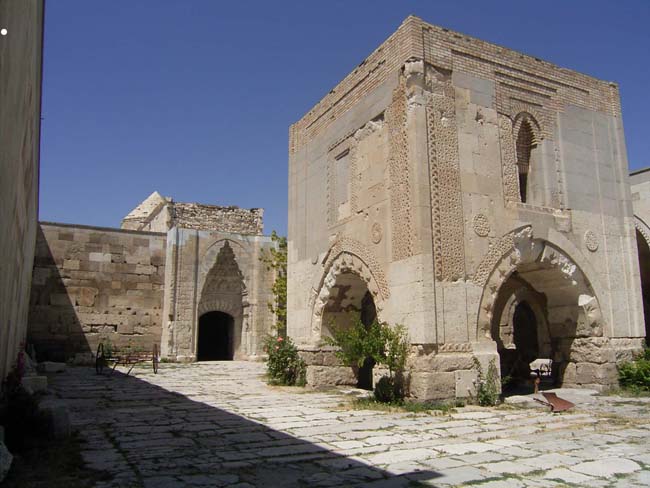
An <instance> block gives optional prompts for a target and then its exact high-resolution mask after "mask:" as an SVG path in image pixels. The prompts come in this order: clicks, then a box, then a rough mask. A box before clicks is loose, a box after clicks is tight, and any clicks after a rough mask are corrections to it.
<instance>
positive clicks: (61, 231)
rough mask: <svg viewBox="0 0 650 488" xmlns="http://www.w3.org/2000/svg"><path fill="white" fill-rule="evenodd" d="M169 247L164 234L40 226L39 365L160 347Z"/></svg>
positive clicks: (35, 313)
mask: <svg viewBox="0 0 650 488" xmlns="http://www.w3.org/2000/svg"><path fill="white" fill-rule="evenodd" d="M165 246H166V234H160V233H153V232H137V231H127V230H118V229H107V228H97V227H86V226H80V225H66V224H52V223H41V224H40V228H39V232H38V237H37V242H36V256H35V259H34V270H33V280H32V295H31V300H30V309H29V332H28V340H29V341H30V342H31V343H33V344H34V345H35V347H36V351H37V354H38V356H39V360H41V359H50V360H58V361H63V360H69V359H74V358H77V359H80V360H89V359H91V357H92V356H91V354H92V353H94V352H95V351H96V349H97V344H98V343H99V342H100V341H104V342H105V341H107V340H109V341H110V342H111V343H112V344H113V345H116V346H119V347H125V346H130V347H133V348H141V349H143V350H146V351H149V350H151V348H152V345H153V344H154V343H160V335H161V313H162V306H163V286H164V277H165Z"/></svg>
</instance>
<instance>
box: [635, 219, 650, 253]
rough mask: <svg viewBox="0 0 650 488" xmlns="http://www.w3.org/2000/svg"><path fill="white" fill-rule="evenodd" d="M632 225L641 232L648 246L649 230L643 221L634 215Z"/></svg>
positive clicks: (649, 242) (649, 244)
mask: <svg viewBox="0 0 650 488" xmlns="http://www.w3.org/2000/svg"><path fill="white" fill-rule="evenodd" d="M634 227H636V230H638V231H639V232H640V233H641V236H642V237H643V238H644V239H645V242H646V244H647V245H648V246H650V232H649V231H648V229H647V227H646V225H645V223H644V222H643V221H641V219H639V217H637V216H636V215H635V216H634Z"/></svg>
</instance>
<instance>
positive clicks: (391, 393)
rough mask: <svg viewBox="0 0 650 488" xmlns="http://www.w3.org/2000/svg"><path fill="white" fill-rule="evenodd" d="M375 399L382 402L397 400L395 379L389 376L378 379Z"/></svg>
mask: <svg viewBox="0 0 650 488" xmlns="http://www.w3.org/2000/svg"><path fill="white" fill-rule="evenodd" d="M373 393H374V395H375V400H377V401H378V402H382V403H392V402H394V401H395V400H396V398H395V397H396V395H395V380H394V379H393V378H391V377H389V376H382V377H381V378H379V381H377V384H376V385H375V390H374V392H373Z"/></svg>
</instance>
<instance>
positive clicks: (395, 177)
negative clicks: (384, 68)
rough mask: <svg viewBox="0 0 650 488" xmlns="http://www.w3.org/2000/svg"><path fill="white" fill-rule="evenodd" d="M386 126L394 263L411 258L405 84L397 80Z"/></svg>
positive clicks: (403, 81) (411, 228) (409, 184)
mask: <svg viewBox="0 0 650 488" xmlns="http://www.w3.org/2000/svg"><path fill="white" fill-rule="evenodd" d="M386 122H387V124H388V142H389V158H388V172H389V177H390V204H391V229H392V232H391V235H392V249H393V260H394V261H399V260H400V259H405V258H408V257H410V256H412V255H413V254H414V241H415V237H414V232H413V223H412V218H413V217H412V204H411V199H412V197H411V171H410V168H409V159H408V137H407V129H406V122H407V99H406V81H405V79H404V77H403V76H402V77H400V82H399V85H398V86H397V88H395V90H394V91H393V100H392V102H391V104H390V106H389V107H388V109H387V110H386Z"/></svg>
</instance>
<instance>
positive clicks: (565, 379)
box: [561, 363, 577, 386]
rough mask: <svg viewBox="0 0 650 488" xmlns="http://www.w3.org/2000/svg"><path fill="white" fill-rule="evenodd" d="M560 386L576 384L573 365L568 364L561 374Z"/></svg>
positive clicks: (575, 370) (574, 365) (575, 371)
mask: <svg viewBox="0 0 650 488" xmlns="http://www.w3.org/2000/svg"><path fill="white" fill-rule="evenodd" d="M561 379H562V386H567V385H575V384H577V368H576V364H575V363H569V364H567V365H566V366H565V367H564V372H563V373H562V378H561Z"/></svg>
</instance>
